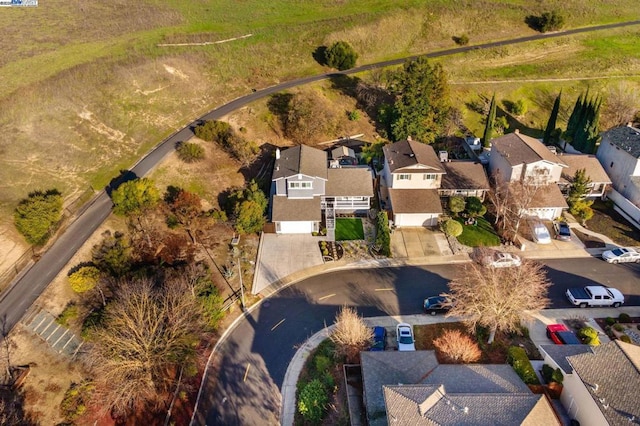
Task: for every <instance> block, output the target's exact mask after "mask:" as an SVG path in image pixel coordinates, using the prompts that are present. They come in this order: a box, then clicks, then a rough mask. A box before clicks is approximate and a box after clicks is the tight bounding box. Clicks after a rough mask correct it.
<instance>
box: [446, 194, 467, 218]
mask: <svg viewBox="0 0 640 426" xmlns="http://www.w3.org/2000/svg"><path fill="white" fill-rule="evenodd" d="M466 204H467V203H466V201H465V200H464V198H463V197H460V196H458V195H454V196H452V197H449V210H450V211H451V213H453V215H454V216H458V214H459V213H461V212H463V211H464V209H465V207H466Z"/></svg>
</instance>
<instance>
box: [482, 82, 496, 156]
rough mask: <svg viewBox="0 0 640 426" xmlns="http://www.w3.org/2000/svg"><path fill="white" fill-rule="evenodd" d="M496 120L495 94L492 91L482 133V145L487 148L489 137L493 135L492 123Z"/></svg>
mask: <svg viewBox="0 0 640 426" xmlns="http://www.w3.org/2000/svg"><path fill="white" fill-rule="evenodd" d="M495 121H496V94H495V92H494V93H493V97H492V98H491V104H490V105H489V115H488V116H487V123H486V125H485V127H484V135H483V137H482V146H483V147H485V148H489V146H490V143H491V137H492V135H493V125H494V122H495Z"/></svg>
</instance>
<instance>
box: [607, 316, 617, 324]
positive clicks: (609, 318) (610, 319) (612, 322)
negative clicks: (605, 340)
mask: <svg viewBox="0 0 640 426" xmlns="http://www.w3.org/2000/svg"><path fill="white" fill-rule="evenodd" d="M605 322H606V324H607V325H613V324H615V323H616V319H615V318H611V317H607V319H605Z"/></svg>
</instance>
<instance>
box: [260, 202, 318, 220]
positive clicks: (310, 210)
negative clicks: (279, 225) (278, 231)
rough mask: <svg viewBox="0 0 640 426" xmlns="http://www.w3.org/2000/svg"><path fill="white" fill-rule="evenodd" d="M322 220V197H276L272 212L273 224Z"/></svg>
mask: <svg viewBox="0 0 640 426" xmlns="http://www.w3.org/2000/svg"><path fill="white" fill-rule="evenodd" d="M321 219H322V211H321V210H320V197H313V198H287V197H284V196H274V197H273V203H272V210H271V221H272V222H286V221H309V220H313V221H315V222H319V221H320V220H321Z"/></svg>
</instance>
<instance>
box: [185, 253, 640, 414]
mask: <svg viewBox="0 0 640 426" xmlns="http://www.w3.org/2000/svg"><path fill="white" fill-rule="evenodd" d="M545 263H546V268H547V271H548V276H549V278H550V279H551V280H552V282H554V285H553V286H552V287H551V289H550V291H549V296H550V298H551V300H552V306H551V307H553V308H570V307H571V305H570V304H569V302H568V301H566V299H565V296H564V291H565V290H566V289H567V288H569V287H575V286H582V285H587V284H595V283H599V284H604V285H615V286H616V287H617V288H619V289H620V290H621V291H622V292H623V293H624V294H625V296H626V300H627V302H626V304H627V305H640V285H639V284H638V283H639V282H640V267H639V266H638V265H610V264H607V263H605V262H603V261H602V260H599V259H593V258H586V259H585V258H581V259H562V260H549V261H546V262H545ZM456 268H457V266H452V265H440V266H429V267H403V268H385V269H365V270H362V269H359V270H351V271H339V272H333V273H328V274H323V275H319V276H315V277H311V278H308V279H306V280H304V281H301V282H299V283H297V284H295V285H293V286H290V287H288V288H285V289H284V290H282V291H280V292H279V293H277V294H275V295H274V296H272V297H270V298H269V299H267V300H265V301H264V302H263V303H262V304H260V305H259V306H257V307H256V308H255V309H253V310H251V312H250V313H249V314H247V316H246V317H245V318H243V319H241V320H240V321H238V322H237V323H236V325H235V328H233V330H231V332H230V333H229V334H228V336H227V337H226V338H225V339H224V341H223V342H222V343H221V344H220V345H219V347H218V350H217V351H216V354H215V355H214V357H213V365H216V366H217V369H216V370H217V371H216V373H217V377H215V375H214V374H209V375H208V376H207V377H206V378H205V379H208V380H207V381H205V383H204V385H203V389H202V391H201V400H200V402H199V405H198V407H197V413H196V415H195V418H194V421H193V422H192V423H193V424H197V425H204V424H207V425H264V424H277V423H278V420H279V419H278V416H279V409H280V389H281V387H282V382H283V379H284V375H285V372H286V370H287V366H288V365H289V362H290V361H291V359H292V357H293V355H294V353H295V351H296V347H298V346H300V345H301V344H302V343H303V342H305V341H306V339H307V338H308V337H309V336H312V335H313V334H315V333H316V332H318V331H320V330H321V329H322V328H323V327H324V325H325V324H332V323H333V321H334V318H335V314H336V312H337V311H338V309H339V308H340V307H341V306H342V305H345V304H346V305H349V306H356V307H357V308H358V310H359V311H360V313H361V314H362V315H364V316H365V317H371V316H389V315H411V314H418V313H421V312H422V310H421V302H422V298H424V297H426V296H430V295H435V294H439V293H441V292H442V291H445V290H446V289H447V282H448V281H449V280H450V279H451V278H452V277H453V275H454V274H455V271H456ZM579 312H580V309H578V308H576V314H578V313H579Z"/></svg>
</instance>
